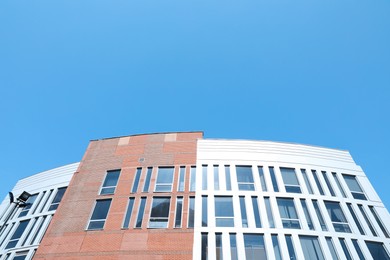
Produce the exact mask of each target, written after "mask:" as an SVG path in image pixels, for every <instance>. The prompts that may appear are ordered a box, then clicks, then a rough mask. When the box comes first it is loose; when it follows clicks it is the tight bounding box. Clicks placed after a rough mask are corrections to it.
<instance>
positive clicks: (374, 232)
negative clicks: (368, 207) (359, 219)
mask: <svg viewBox="0 0 390 260" xmlns="http://www.w3.org/2000/svg"><path fill="white" fill-rule="evenodd" d="M358 208H359V210H360V212H361V213H362V215H363V218H364V220H365V221H366V222H367V225H368V227H369V228H370V230H371V233H372V235H373V236H374V237H377V236H378V235H377V234H376V231H375V229H374V227H373V226H372V224H371V221H370V219H369V218H368V216H367V215H366V212H365V211H364V208H363V205H358Z"/></svg>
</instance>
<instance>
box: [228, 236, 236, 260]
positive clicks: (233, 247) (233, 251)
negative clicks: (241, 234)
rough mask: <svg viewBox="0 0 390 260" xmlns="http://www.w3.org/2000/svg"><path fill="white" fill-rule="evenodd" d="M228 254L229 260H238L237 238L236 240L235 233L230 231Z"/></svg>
mask: <svg viewBox="0 0 390 260" xmlns="http://www.w3.org/2000/svg"><path fill="white" fill-rule="evenodd" d="M229 238H230V256H231V260H238V252H237V240H236V234H234V233H230V234H229Z"/></svg>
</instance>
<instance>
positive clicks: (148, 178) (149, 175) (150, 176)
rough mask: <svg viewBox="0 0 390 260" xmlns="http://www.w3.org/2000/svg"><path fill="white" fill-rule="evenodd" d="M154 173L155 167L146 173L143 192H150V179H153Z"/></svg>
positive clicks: (149, 168)
mask: <svg viewBox="0 0 390 260" xmlns="http://www.w3.org/2000/svg"><path fill="white" fill-rule="evenodd" d="M152 172H153V167H148V170H147V171H146V178H145V184H144V188H143V190H142V191H143V192H148V191H149V186H150V179H151V178H152Z"/></svg>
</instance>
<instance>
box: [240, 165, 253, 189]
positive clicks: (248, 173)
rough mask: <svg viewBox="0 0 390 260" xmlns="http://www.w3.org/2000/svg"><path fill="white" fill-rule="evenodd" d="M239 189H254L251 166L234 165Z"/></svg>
mask: <svg viewBox="0 0 390 260" xmlns="http://www.w3.org/2000/svg"><path fill="white" fill-rule="evenodd" d="M236 173H237V182H238V189H239V190H255V183H254V181H253V173H252V166H236Z"/></svg>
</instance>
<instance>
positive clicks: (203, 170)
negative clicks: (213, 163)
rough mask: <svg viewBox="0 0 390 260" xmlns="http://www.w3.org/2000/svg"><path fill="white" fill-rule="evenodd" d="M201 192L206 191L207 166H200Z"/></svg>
mask: <svg viewBox="0 0 390 260" xmlns="http://www.w3.org/2000/svg"><path fill="white" fill-rule="evenodd" d="M202 190H207V165H202Z"/></svg>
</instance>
